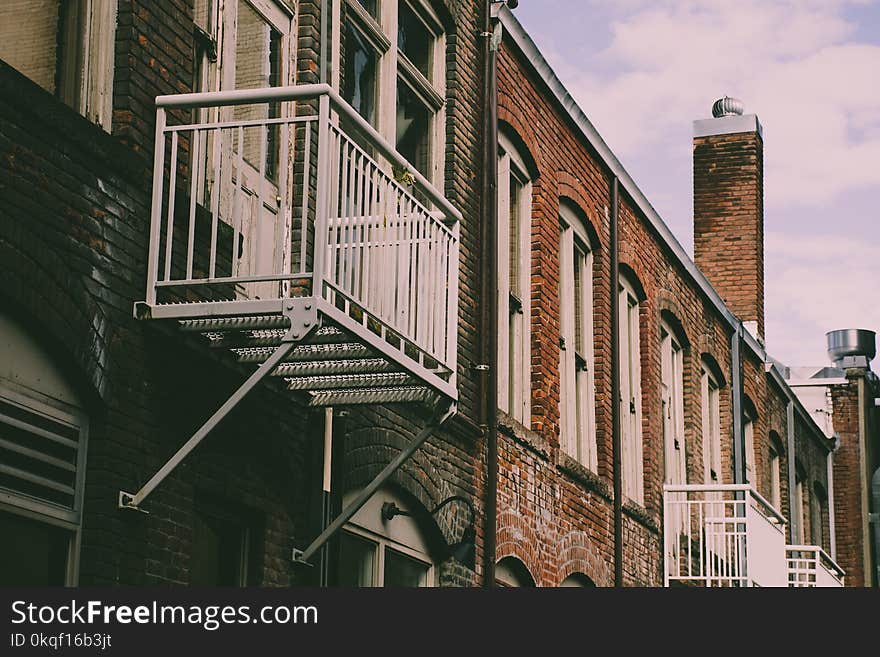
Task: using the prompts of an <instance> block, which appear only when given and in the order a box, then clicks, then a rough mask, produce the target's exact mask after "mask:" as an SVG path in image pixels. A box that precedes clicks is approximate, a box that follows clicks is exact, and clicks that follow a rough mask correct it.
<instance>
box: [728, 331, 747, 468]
mask: <svg viewBox="0 0 880 657" xmlns="http://www.w3.org/2000/svg"><path fill="white" fill-rule="evenodd" d="M742 332H743V324H742V321H737V323H736V329H735V330H734V332H733V335H732V336H730V380H731V389H732V392H733V483H735V484H744V483H745V482H746V477H745V474H746V472H745V471H746V469H745V461H746V459H745V437H744V435H743V413H742V408H743V379H742Z"/></svg>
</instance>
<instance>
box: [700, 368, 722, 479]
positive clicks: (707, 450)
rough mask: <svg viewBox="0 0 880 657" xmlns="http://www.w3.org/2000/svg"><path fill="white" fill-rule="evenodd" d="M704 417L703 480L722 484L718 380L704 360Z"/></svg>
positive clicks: (701, 385) (702, 390) (702, 398)
mask: <svg viewBox="0 0 880 657" xmlns="http://www.w3.org/2000/svg"><path fill="white" fill-rule="evenodd" d="M700 389H701V392H702V395H701V400H702V411H701V412H702V418H703V482H704V483H706V484H720V483H723V482H722V480H721V479H722V477H721V409H720V401H719V392H718V380H717V379H716V378H715V376H714V375H713V374H712V373H711V372H710V370H709V366H708V365H707V364H706V363H705V362H704V363H703V369H702V374H701V377H700Z"/></svg>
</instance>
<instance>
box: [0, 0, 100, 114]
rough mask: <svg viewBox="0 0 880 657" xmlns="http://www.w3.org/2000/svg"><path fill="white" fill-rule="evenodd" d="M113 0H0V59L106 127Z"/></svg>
mask: <svg viewBox="0 0 880 657" xmlns="http://www.w3.org/2000/svg"><path fill="white" fill-rule="evenodd" d="M115 34H116V0H4V1H3V2H2V3H0V59H3V60H4V61H6V62H7V63H9V64H10V65H11V66H13V67H15V68H16V69H18V70H19V71H20V72H21V73H23V74H24V75H26V76H27V77H29V78H30V79H31V80H33V81H34V82H36V83H37V84H38V85H40V86H41V87H43V88H44V89H45V90H46V91H48V92H50V93H52V94H54V95H55V96H56V97H58V98H59V99H60V100H61V101H62V102H64V103H66V104H67V105H69V106H70V107H72V108H73V109H75V110H76V111H78V112H79V113H80V114H82V115H83V116H85V117H87V118H88V119H89V120H90V121H93V122H95V123H97V124H98V125H100V126H101V127H103V128H104V129H105V130H107V131H109V130H110V125H111V118H112V117H111V114H112V109H113V107H112V96H113V94H112V89H113V53H114V41H115Z"/></svg>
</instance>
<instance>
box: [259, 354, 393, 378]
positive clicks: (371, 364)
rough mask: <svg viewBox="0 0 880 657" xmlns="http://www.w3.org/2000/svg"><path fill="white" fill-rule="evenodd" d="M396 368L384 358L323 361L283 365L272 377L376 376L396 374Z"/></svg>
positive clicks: (277, 368)
mask: <svg viewBox="0 0 880 657" xmlns="http://www.w3.org/2000/svg"><path fill="white" fill-rule="evenodd" d="M394 371H395V367H394V365H393V364H391V363H389V362H388V361H387V360H384V359H382V358H362V359H351V360H323V361H311V362H309V361H307V362H300V363H281V364H280V365H279V366H278V367H276V368H275V371H274V372H272V376H284V377H297V376H331V375H334V374H348V373H353V372H354V373H358V374H376V373H379V372H394Z"/></svg>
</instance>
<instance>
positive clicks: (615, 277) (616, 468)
mask: <svg viewBox="0 0 880 657" xmlns="http://www.w3.org/2000/svg"><path fill="white" fill-rule="evenodd" d="M619 193H620V192H619V189H618V180H617V176H613V178H612V179H611V216H610V217H609V233H610V235H609V240H610V242H611V248H610V259H611V295H610V296H611V461H612V465H611V474H612V478H613V484H614V586H618V587H619V586H623V477H622V474H623V473H622V472H621V463H620V461H621V458H620V457H621V445H620V420H621V418H620V403H621V399H620V368H619V364H620V303H619V301H618V291H617V288H618V285H620V283H619V281H620V263H619V261H618V257H619V253H618V251H619V248H618V247H619V244H618V237H617V223H618V210H619Z"/></svg>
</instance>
